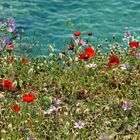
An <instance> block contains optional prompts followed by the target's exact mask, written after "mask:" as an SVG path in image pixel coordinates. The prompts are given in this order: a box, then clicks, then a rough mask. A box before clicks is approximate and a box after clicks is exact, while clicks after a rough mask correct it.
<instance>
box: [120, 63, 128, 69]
mask: <svg viewBox="0 0 140 140" xmlns="http://www.w3.org/2000/svg"><path fill="white" fill-rule="evenodd" d="M128 68H129V64H128V63H124V64H122V65H121V69H122V70H126V69H128Z"/></svg>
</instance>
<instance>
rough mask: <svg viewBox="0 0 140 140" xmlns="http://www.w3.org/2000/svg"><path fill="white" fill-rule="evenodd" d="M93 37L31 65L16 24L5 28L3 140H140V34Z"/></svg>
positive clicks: (79, 37) (75, 38) (1, 39)
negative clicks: (102, 41)
mask: <svg viewBox="0 0 140 140" xmlns="http://www.w3.org/2000/svg"><path fill="white" fill-rule="evenodd" d="M92 36H94V34H93V33H92V32H89V33H88V32H87V33H85V32H84V33H83V32H82V31H75V32H74V33H72V34H71V37H70V38H69V40H68V41H67V42H66V45H65V46H66V47H65V49H64V50H61V51H60V52H59V53H58V54H56V53H55V51H54V45H49V51H50V53H49V55H48V57H43V56H42V57H34V58H30V57H29V56H28V54H22V53H21V54H19V53H17V52H18V50H19V49H22V48H21V47H20V41H17V40H19V39H21V37H20V35H19V33H18V30H17V28H16V24H15V21H14V19H13V18H8V19H7V20H6V21H2V22H0V138H1V140H140V34H139V33H130V32H129V31H128V32H125V33H124V37H123V38H122V39H121V40H119V41H118V40H117V36H113V37H111V41H110V42H109V40H106V42H107V43H108V44H109V45H106V44H101V43H100V42H96V41H95V40H92V39H91V37H92ZM105 47H106V48H108V51H104V48H105Z"/></svg>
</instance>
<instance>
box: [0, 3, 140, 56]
mask: <svg viewBox="0 0 140 140" xmlns="http://www.w3.org/2000/svg"><path fill="white" fill-rule="evenodd" d="M7 17H13V18H15V20H16V23H17V28H18V29H22V32H23V36H24V37H25V36H27V37H28V40H29V42H36V43H38V44H39V45H40V47H41V52H40V51H39V52H38V50H37V49H34V50H33V52H32V53H33V54H39V53H40V54H46V53H47V52H48V44H53V43H55V46H56V49H64V48H66V46H64V42H67V41H68V39H69V38H70V37H71V36H72V34H73V32H75V31H81V32H83V34H85V35H86V34H87V33H88V32H93V40H94V39H95V38H94V37H99V38H100V39H104V38H107V37H109V36H112V35H113V34H117V35H118V36H120V37H121V36H123V32H124V31H126V30H128V31H130V32H136V31H140V0H0V20H2V19H3V18H7Z"/></svg>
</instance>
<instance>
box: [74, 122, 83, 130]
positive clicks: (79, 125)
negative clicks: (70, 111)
mask: <svg viewBox="0 0 140 140" xmlns="http://www.w3.org/2000/svg"><path fill="white" fill-rule="evenodd" d="M84 125H85V124H84V123H83V122H82V121H79V122H76V123H75V126H74V128H79V129H82V128H83V127H84Z"/></svg>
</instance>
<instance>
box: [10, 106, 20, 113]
mask: <svg viewBox="0 0 140 140" xmlns="http://www.w3.org/2000/svg"><path fill="white" fill-rule="evenodd" d="M12 109H13V110H14V111H16V112H19V111H20V110H21V107H19V106H17V105H13V106H12Z"/></svg>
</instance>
